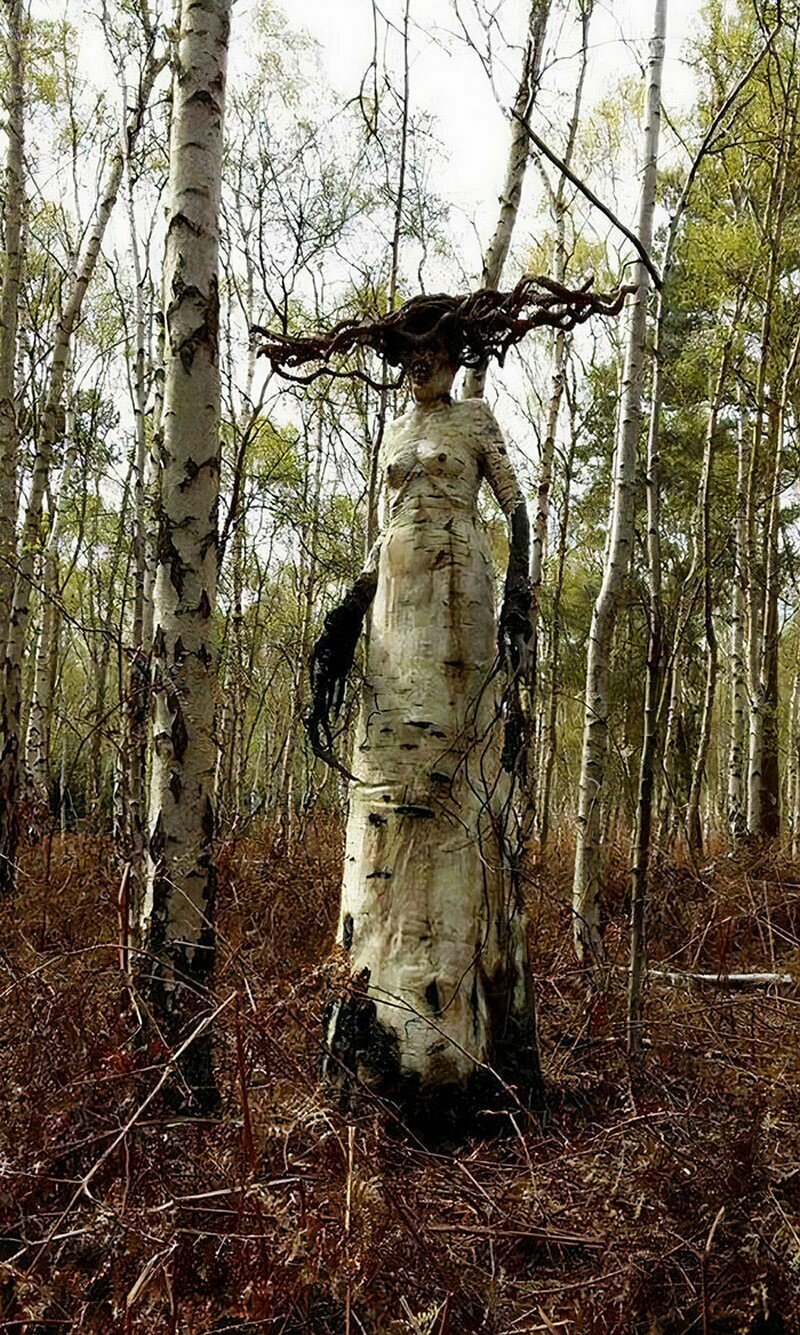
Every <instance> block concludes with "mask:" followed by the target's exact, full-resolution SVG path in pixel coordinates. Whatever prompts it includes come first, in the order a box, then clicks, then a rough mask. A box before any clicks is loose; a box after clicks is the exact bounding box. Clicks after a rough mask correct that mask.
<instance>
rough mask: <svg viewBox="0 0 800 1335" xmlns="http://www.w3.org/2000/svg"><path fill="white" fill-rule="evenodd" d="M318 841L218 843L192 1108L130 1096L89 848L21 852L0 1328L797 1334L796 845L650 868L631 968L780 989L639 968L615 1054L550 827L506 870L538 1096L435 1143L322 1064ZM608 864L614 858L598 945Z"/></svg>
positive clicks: (95, 859)
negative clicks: (524, 910) (207, 1091)
mask: <svg viewBox="0 0 800 1335" xmlns="http://www.w3.org/2000/svg"><path fill="white" fill-rule="evenodd" d="M340 842H341V841H340V834H339V831H338V829H337V828H336V827H335V826H328V827H326V826H321V825H318V826H316V827H311V826H310V827H309V828H308V829H306V830H305V831H304V833H303V837H302V839H300V840H298V844H297V847H296V849H295V850H294V851H293V853H292V856H291V858H289V857H287V856H286V855H285V854H281V853H280V851H279V850H277V849H276V848H275V847H274V845H273V842H272V840H271V838H270V836H269V834H268V833H264V834H263V835H262V836H260V837H252V838H251V837H248V838H243V839H241V840H238V841H237V842H235V843H231V844H230V845H228V846H226V848H225V850H224V853H223V857H222V874H221V885H220V967H219V970H218V977H217V982H216V991H217V996H218V1001H219V1003H220V1004H222V1003H225V1002H227V1004H226V1005H225V1006H224V1009H223V1010H222V1012H221V1014H220V1016H219V1018H218V1022H217V1039H216V1060H217V1065H218V1071H219V1079H220V1088H221V1093H222V1111H221V1114H220V1116H219V1118H218V1119H213V1120H208V1121H205V1122H192V1121H190V1120H188V1119H180V1118H177V1117H175V1116H172V1115H170V1114H169V1112H168V1111H167V1110H165V1109H164V1108H163V1107H160V1106H159V1103H158V1100H157V1099H155V1100H153V1102H152V1103H150V1104H149V1105H148V1106H147V1107H146V1108H145V1109H144V1111H140V1109H141V1106H142V1102H143V1094H142V1091H143V1090H145V1091H147V1090H148V1089H150V1088H152V1087H154V1086H155V1085H156V1083H157V1081H158V1079H159V1077H160V1074H161V1072H160V1069H159V1066H158V1062H157V1061H154V1062H153V1064H152V1066H151V1067H150V1068H149V1069H146V1070H139V1071H137V1070H136V1069H135V1068H136V1060H135V1059H134V1057H133V1055H132V1051H133V1032H134V1029H135V1015H134V1013H133V1011H132V1009H131V1006H130V1005H129V1002H128V998H127V993H126V989H125V985H124V977H123V975H122V973H121V971H120V966H119V957H118V948H117V944H116V941H117V893H118V888H119V876H118V873H117V872H116V871H115V870H114V864H113V858H112V855H111V849H110V847H109V845H108V844H107V843H106V842H105V841H103V840H102V839H100V838H97V837H92V836H89V835H83V836H72V837H68V838H67V839H66V840H65V841H64V843H63V845H62V844H61V842H60V840H59V839H55V840H54V841H53V842H52V844H51V845H49V846H48V845H47V844H46V843H45V844H39V845H37V846H35V847H32V848H29V849H28V850H27V851H26V852H25V855H24V858H23V863H22V870H23V875H22V877H21V882H20V894H19V898H18V901H17V902H16V903H14V904H13V905H12V904H6V905H5V906H3V908H2V909H1V910H0V943H1V944H0V1117H1V1121H0V1156H1V1157H0V1261H2V1264H1V1265H0V1329H2V1330H14V1331H21V1332H23V1333H25V1335H38V1333H39V1332H42V1333H44V1332H46V1331H47V1332H50V1331H69V1330H86V1331H98V1332H117V1331H120V1332H123V1331H124V1332H140V1331H148V1332H149V1331H153V1332H160V1331H165V1332H182V1333H183V1332H187V1333H188V1332H190V1333H191V1335H199V1333H200V1332H212V1331H218V1332H223V1331H225V1332H239V1331H241V1332H246V1331H255V1330H264V1331H275V1332H283V1333H284V1335H293V1333H296V1332H311V1333H312V1335H327V1333H328V1332H336V1335H359V1332H365V1333H366V1335H401V1332H404V1333H408V1335H462V1332H463V1333H469V1332H473V1331H474V1332H478V1331H485V1332H491V1333H492V1335H523V1332H533V1331H543V1332H557V1335H564V1333H565V1332H567V1333H569V1332H591V1335H596V1333H597V1335H599V1333H600V1332H603V1333H604V1335H605V1332H620V1333H625V1335H627V1333H629V1332H630V1333H636V1332H646V1333H647V1335H656V1333H660V1335H678V1332H690V1331H691V1332H703V1333H704V1335H705V1333H707V1332H714V1333H720V1332H750V1335H757V1333H759V1335H770V1333H771V1335H777V1333H778V1332H794V1331H800V1042H799V1041H798V1026H799V1025H800V866H793V865H790V864H785V863H783V864H780V863H777V862H774V861H771V860H765V859H763V858H761V859H759V858H757V857H756V856H755V854H753V853H749V854H747V855H746V856H745V857H743V858H742V859H741V860H739V861H732V860H730V859H727V858H726V857H725V856H724V854H720V856H719V857H718V858H717V859H714V858H713V857H711V856H709V858H708V860H707V864H704V866H703V868H702V869H701V870H700V871H697V870H695V869H692V868H690V867H686V866H668V867H664V868H662V869H660V870H657V872H656V874H655V876H654V904H655V912H654V914H653V920H652V923H651V937H650V941H651V960H652V963H653V965H654V967H657V966H658V965H659V963H660V967H668V968H669V969H671V970H683V969H694V970H699V971H706V972H714V973H720V972H721V973H722V974H727V973H728V972H735V971H739V970H748V969H757V970H761V969H764V968H767V969H773V968H774V969H777V970H779V971H780V972H782V973H789V974H793V975H794V974H796V976H797V978H798V986H797V987H795V986H794V985H793V984H792V983H789V984H785V985H782V986H778V987H770V988H763V987H761V988H746V989H745V988H741V989H740V988H733V987H727V986H722V987H702V986H699V985H684V984H680V983H679V984H677V985H676V984H674V983H667V982H666V981H664V980H658V979H655V978H651V980H650V984H649V988H648V993H647V1017H648V1022H649V1039H650V1043H649V1046H648V1048H647V1051H646V1054H645V1057H644V1059H643V1060H642V1061H641V1062H640V1063H639V1067H640V1069H638V1070H635V1071H634V1072H631V1070H630V1068H629V1065H628V1062H627V1060H626V1057H625V1026H624V1012H625V996H624V981H625V980H624V971H623V970H622V969H620V970H619V972H618V973H616V974H615V975H613V977H614V978H616V979H618V980H619V981H618V982H614V983H612V987H611V989H610V991H609V992H608V993H607V994H606V995H603V996H600V997H596V998H595V999H594V1001H593V1002H592V1004H591V1005H590V1006H588V1007H587V999H586V995H585V989H584V987H583V985H582V983H581V981H580V978H579V977H578V975H577V973H576V971H575V967H574V963H573V961H572V958H571V948H570V924H569V914H568V910H567V902H568V890H569V879H570V877H569V869H570V858H569V850H568V849H566V848H562V849H555V850H554V851H553V853H552V855H551V856H550V858H549V859H548V862H547V864H546V865H544V866H539V867H538V868H537V867H534V868H532V871H531V884H530V895H531V908H532V945H533V958H534V964H535V968H536V975H537V985H538V993H539V1014H540V1026H541V1042H542V1051H543V1058H544V1066H545V1075H546V1080H547V1087H548V1096H547V1104H548V1106H547V1113H546V1116H545V1117H541V1116H538V1117H535V1118H533V1117H527V1116H525V1115H524V1114H522V1113H521V1112H520V1113H518V1114H517V1115H516V1116H514V1117H513V1118H510V1117H508V1116H504V1117H502V1118H500V1119H499V1120H500V1121H502V1123H503V1132H504V1133H503V1134H501V1135H496V1136H493V1137H491V1138H487V1137H486V1135H485V1134H484V1135H483V1136H481V1137H475V1138H473V1139H472V1140H468V1141H466V1142H465V1143H463V1144H462V1145H460V1146H452V1145H451V1146H438V1147H432V1146H431V1145H425V1144H423V1143H421V1141H420V1140H419V1139H418V1138H417V1137H416V1136H415V1135H414V1134H411V1133H407V1132H404V1131H403V1130H402V1128H401V1127H400V1126H399V1125H398V1122H397V1119H396V1117H395V1116H393V1114H392V1110H391V1109H389V1108H387V1107H385V1106H383V1105H382V1104H381V1103H380V1102H379V1101H378V1100H377V1099H376V1100H374V1101H372V1102H369V1103H367V1104H366V1105H365V1106H364V1107H362V1109H361V1110H360V1112H358V1114H356V1115H351V1116H347V1117H346V1116H345V1115H344V1114H343V1113H342V1112H341V1111H340V1110H339V1109H338V1108H337V1106H336V1105H335V1103H333V1102H331V1101H330V1099H329V1098H328V1097H327V1096H326V1094H325V1091H324V1090H323V1089H322V1088H321V1087H320V1085H319V1082H318V1078H317V1057H318V1054H319V1048H320V1039H321V1028H320V1022H319V1016H320V1014H321V1013H322V1010H323V1008H324V1004H325V996H326V989H327V987H328V984H329V973H328V971H327V966H326V965H325V964H324V961H325V958H326V954H327V952H328V948H329V945H330V942H331V940H332V936H333V929H334V924H335V915H336V907H337V898H338V879H339V871H340V865H341V847H340ZM625 887H626V876H625V873H624V860H623V858H622V857H621V856H620V857H619V858H617V859H616V861H615V865H614V868H613V869H612V873H611V874H610V877H609V887H608V903H609V907H610V917H609V922H608V928H607V941H608V944H609V948H610V952H611V955H612V958H616V959H617V960H618V962H619V963H622V961H623V960H624V952H625V940H626V926H625V920H626V914H625V907H626V906H625ZM321 962H322V963H321ZM137 1114H138V1115H137ZM134 1119H135V1120H134ZM131 1121H133V1125H132V1126H131V1127H130V1129H129V1130H128V1131H127V1133H126V1134H124V1135H123V1134H121V1131H122V1129H123V1128H124V1127H125V1126H126V1125H127V1124H128V1123H129V1122H131ZM82 1181H83V1182H84V1184H85V1185H84V1187H83V1189H81V1182H82Z"/></svg>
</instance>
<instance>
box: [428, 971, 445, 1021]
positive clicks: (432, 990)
mask: <svg viewBox="0 0 800 1335" xmlns="http://www.w3.org/2000/svg"><path fill="white" fill-rule="evenodd" d="M425 1000H426V1001H427V1003H428V1005H429V1006H430V1008H431V1010H432V1011H433V1013H434V1015H441V1013H442V1008H441V1005H440V1003H439V989H438V987H437V986H436V979H435V978H434V979H432V981H431V982H430V983H428V986H427V987H426V988H425Z"/></svg>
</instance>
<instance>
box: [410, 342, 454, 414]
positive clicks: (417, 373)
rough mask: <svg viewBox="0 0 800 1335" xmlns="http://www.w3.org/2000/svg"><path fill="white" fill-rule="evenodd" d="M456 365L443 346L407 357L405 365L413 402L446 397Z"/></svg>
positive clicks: (429, 401)
mask: <svg viewBox="0 0 800 1335" xmlns="http://www.w3.org/2000/svg"><path fill="white" fill-rule="evenodd" d="M457 370H458V367H457V366H456V365H454V363H453V361H452V359H451V357H450V355H449V353H447V352H446V351H445V350H444V349H443V348H442V349H435V348H432V349H430V350H427V351H425V352H420V353H418V354H416V355H414V356H412V357H410V358H409V360H408V363H407V365H406V371H407V373H408V378H409V381H410V382H411V394H412V397H413V399H414V401H415V403H436V402H437V401H438V400H439V399H448V398H449V397H450V390H451V389H452V387H453V380H454V378H455V374H456V371H457Z"/></svg>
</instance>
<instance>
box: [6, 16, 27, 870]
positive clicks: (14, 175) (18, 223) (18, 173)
mask: <svg viewBox="0 0 800 1335" xmlns="http://www.w3.org/2000/svg"><path fill="white" fill-rule="evenodd" d="M23 22H24V9H23V5H22V3H21V0H10V3H9V10H8V31H7V38H6V50H7V57H8V98H7V120H6V136H7V145H8V146H7V150H6V170H5V200H4V202H3V223H4V231H5V265H4V270H3V283H2V289H1V290H0V637H2V638H0V651H2V648H3V646H4V645H5V643H6V639H7V636H8V629H9V626H10V623H11V606H12V602H13V596H14V573H13V572H14V563H15V558H16V537H15V530H16V521H17V452H18V448H19V436H18V431H17V408H16V394H15V372H16V362H17V328H18V304H19V289H20V283H21V281H22V270H23V264H24V250H23V243H22V224H23V215H24V207H25V176H24V167H23V151H24V129H25V70H24V63H23V45H22V43H23ZM0 685H2V683H0ZM0 748H2V749H0V895H2V894H7V893H9V892H10V891H11V890H12V889H13V885H14V873H15V865H14V863H15V858H16V846H17V827H16V773H17V763H18V750H19V703H18V701H17V699H16V698H15V697H13V696H9V694H8V691H7V690H5V689H0Z"/></svg>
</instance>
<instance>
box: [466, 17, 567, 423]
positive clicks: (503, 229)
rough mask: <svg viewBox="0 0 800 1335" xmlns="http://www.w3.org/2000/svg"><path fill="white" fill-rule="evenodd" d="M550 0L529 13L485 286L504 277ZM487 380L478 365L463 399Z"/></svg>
mask: <svg viewBox="0 0 800 1335" xmlns="http://www.w3.org/2000/svg"><path fill="white" fill-rule="evenodd" d="M550 3H551V0H531V7H530V11H529V14H528V33H527V40H526V43H525V52H524V55H523V57H522V72H521V75H520V81H519V85H518V87H517V92H516V96H515V98H514V103H513V106H512V109H511V144H510V147H509V153H508V160H507V163H506V174H505V179H504V181H503V193H502V194H501V196H500V213H499V216H498V219H497V225H496V227H495V230H494V235H493V237H492V239H491V241H490V243H489V246H488V247H487V250H486V253H485V255H484V258H483V274H482V278H481V285H482V286H483V287H491V288H498V287H499V286H500V280H501V278H502V276H503V268H504V266H505V262H506V258H507V256H508V251H509V248H510V246H511V238H512V236H513V233H514V225H515V223H516V221H517V214H518V212H519V204H520V200H521V198H522V185H523V182H524V180H525V169H526V167H527V165H528V156H529V153H530V144H529V140H528V133H527V124H528V119H529V117H530V114H531V111H532V109H533V104H534V102H535V100H536V94H537V91H538V87H539V78H540V72H541V65H542V51H543V49H544V39H545V33H546V31H547V20H548V18H549V15H550ZM485 383H486V367H485V366H477V367H475V368H474V369H471V370H469V371H467V374H466V376H465V377H464V398H465V399H471V398H480V397H481V396H482V394H483V390H484V385H485Z"/></svg>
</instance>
